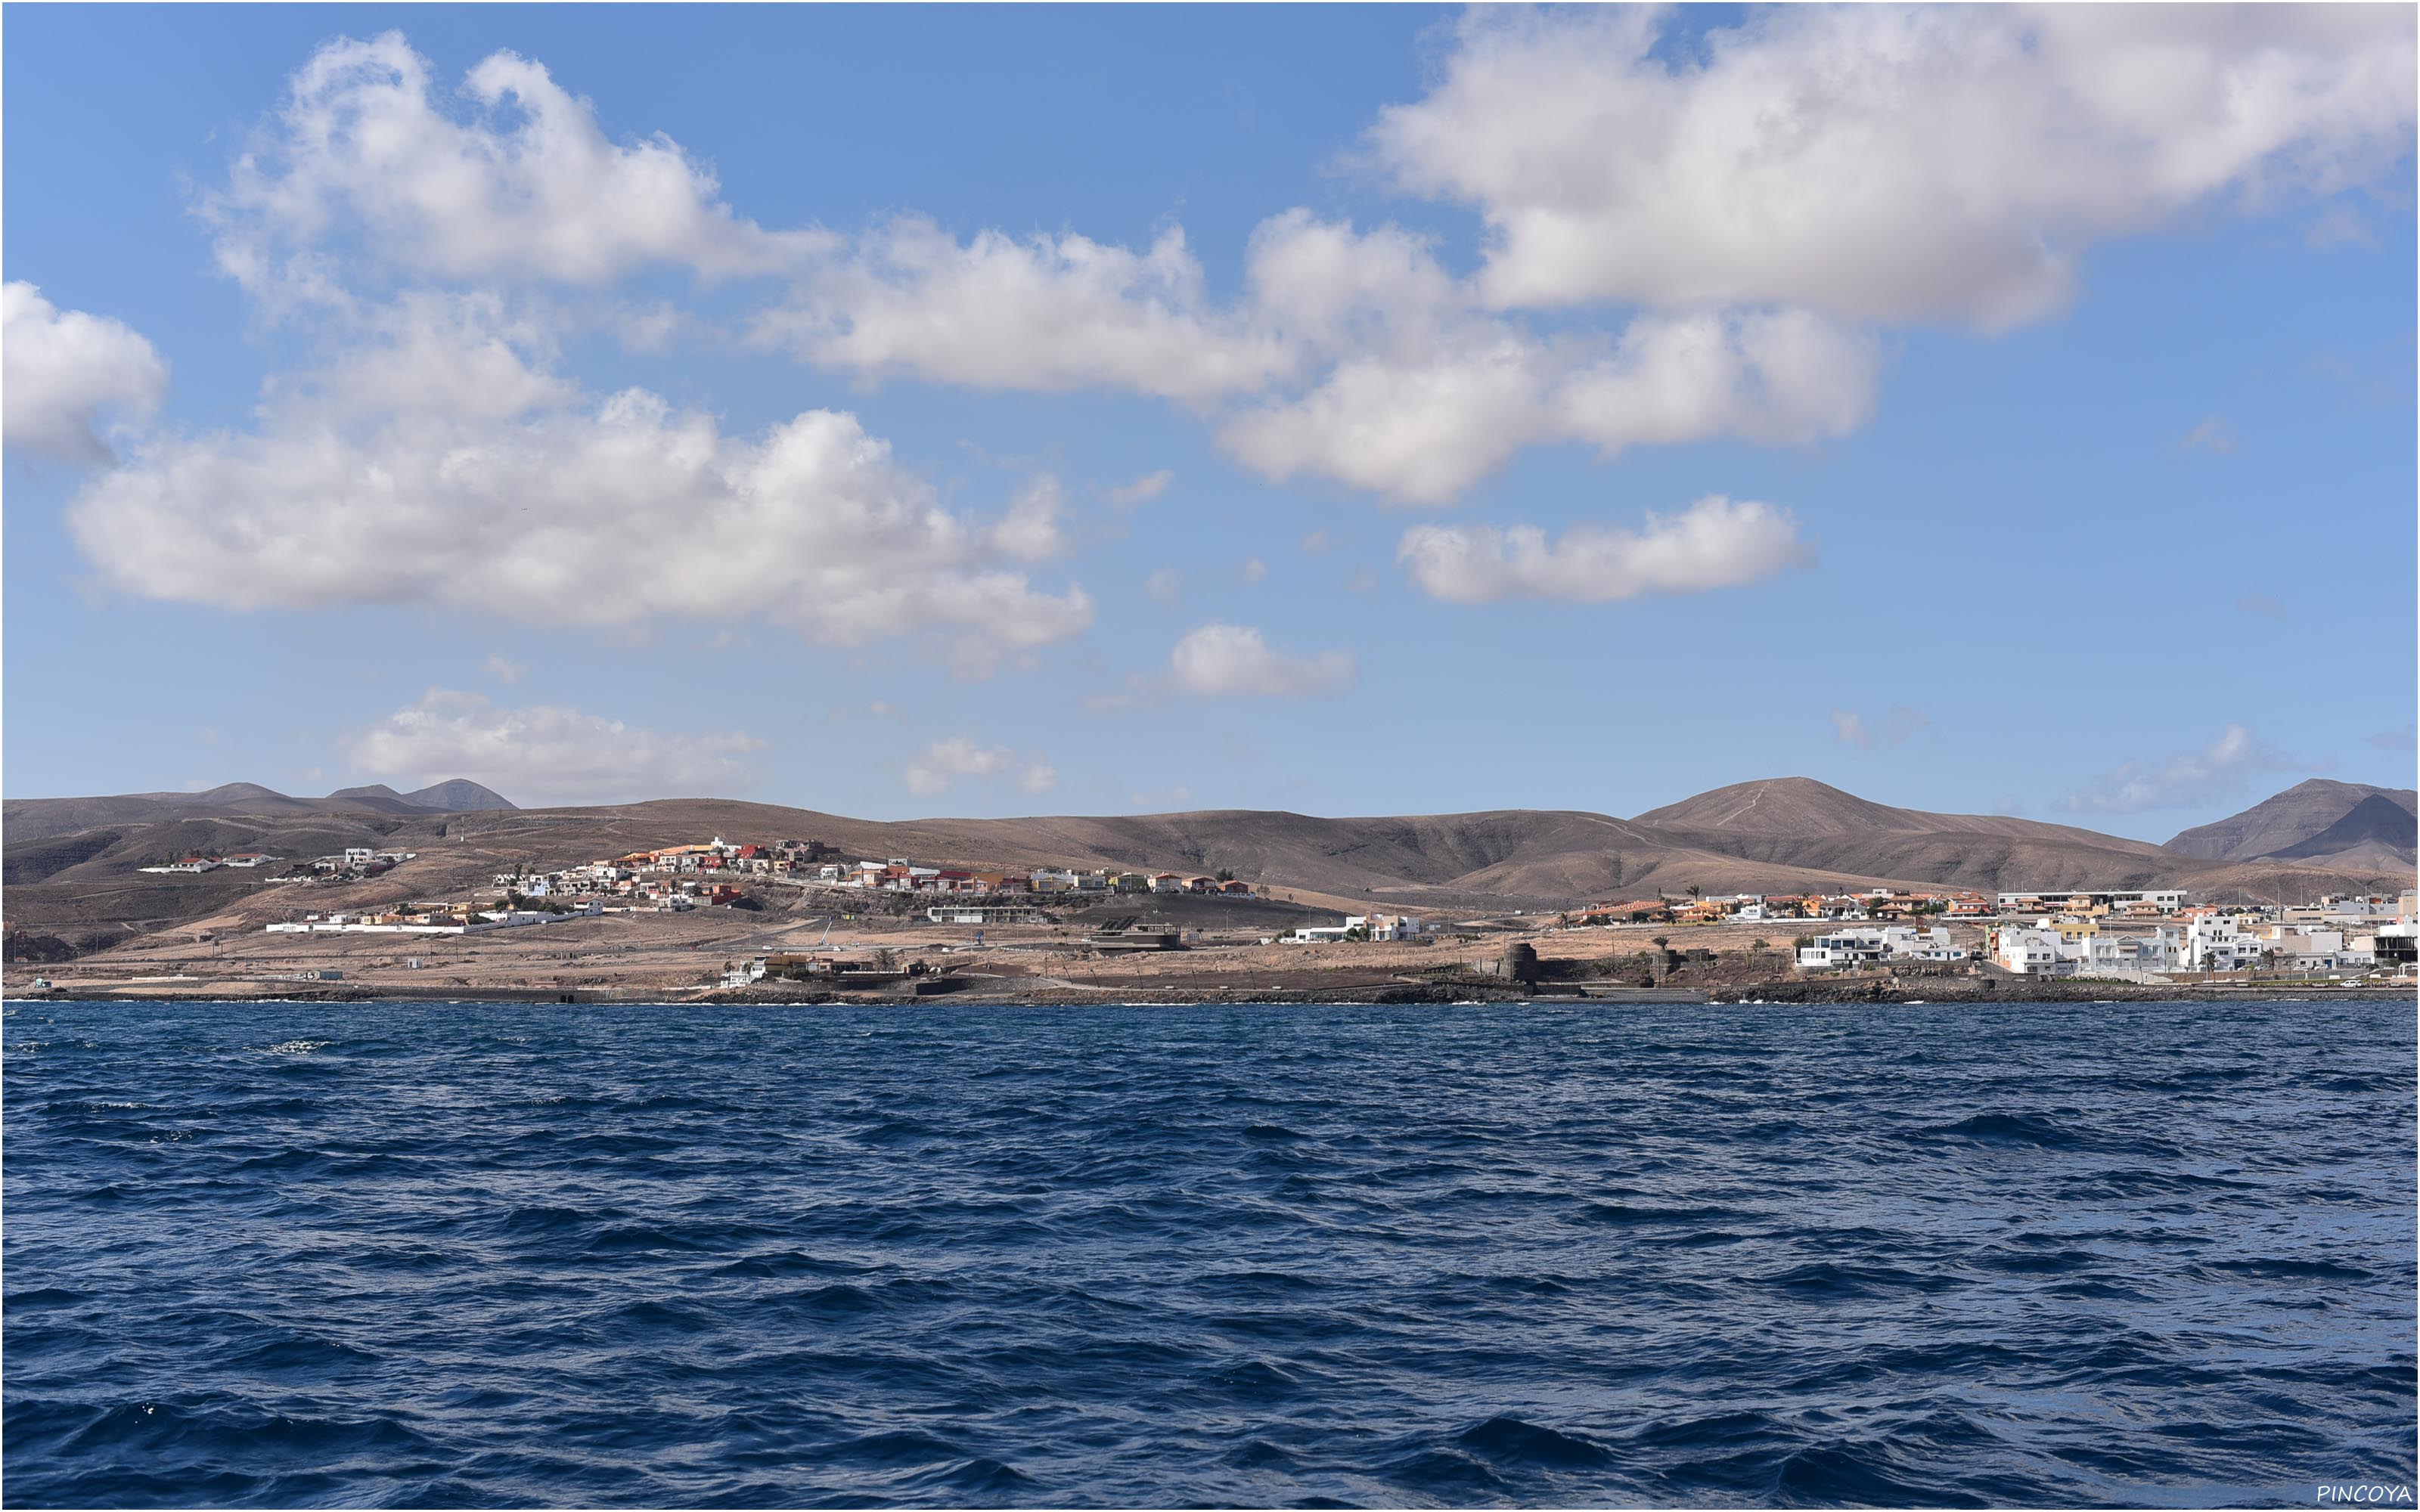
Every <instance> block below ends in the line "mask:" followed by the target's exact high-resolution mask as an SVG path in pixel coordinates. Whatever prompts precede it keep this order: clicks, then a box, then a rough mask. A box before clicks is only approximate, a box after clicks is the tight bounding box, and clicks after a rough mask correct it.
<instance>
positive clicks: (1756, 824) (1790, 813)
mask: <svg viewBox="0 0 2420 1512" xmlns="http://www.w3.org/2000/svg"><path fill="white" fill-rule="evenodd" d="M1632 822H1633V823H1634V824H1641V825H1656V826H1658V827H1662V828H1668V829H1697V830H1720V831H1728V832H1731V833H1742V834H1774V833H1781V832H1788V833H1792V834H1808V833H1828V832H1832V831H1838V830H1844V829H1906V828H1910V827H1912V821H1911V819H1910V816H1909V814H1908V811H1907V810H1903V809H1893V808H1889V807H1887V806H1885V805H1883V804H1879V803H1874V802H1871V801H1869V800H1868V799H1865V798H1860V797H1858V796H1857V795H1855V794H1854V793H1843V792H1841V791H1840V790H1839V789H1838V788H1836V787H1834V786H1832V785H1831V784H1830V783H1828V782H1818V781H1817V780H1815V779H1813V778H1811V777H1768V778H1760V779H1757V780H1756V781H1753V782H1734V783H1732V784H1730V786H1729V787H1720V788H1715V789H1714V790H1713V791H1711V792H1707V793H1700V794H1699V795H1697V796H1696V797H1694V798H1683V799H1682V800H1681V801H1680V802H1679V803H1675V804H1668V805H1667V806H1665V807H1664V808H1661V809H1653V810H1649V811H1648V812H1646V813H1643V814H1640V815H1638V816H1637V819H1635V820H1633V821H1632Z"/></svg>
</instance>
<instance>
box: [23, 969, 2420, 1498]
mask: <svg viewBox="0 0 2420 1512" xmlns="http://www.w3.org/2000/svg"><path fill="white" fill-rule="evenodd" d="M5 1044H6V1057H7V1058H6V1072H5V1075H6V1081H5V1088H0V1100H4V1102H5V1132H6V1147H5V1155H4V1156H0V1161H4V1162H5V1196H6V1211H5V1258H6V1271H5V1350H6V1354H5V1365H6V1380H5V1434H6V1446H5V1447H6V1463H5V1473H6V1480H5V1498H6V1502H7V1504H9V1505H12V1506H31V1505H54V1506H103V1505H106V1506H131V1505H151V1504H176V1505H209V1504H263V1505H306V1504H377V1505H424V1504H449V1505H498V1504H650V1505H658V1506H672V1505H689V1504H696V1505H735V1506H754V1505H772V1504H953V1505H965V1504H984V1505H993V1504H998V1505H1014V1504H1088V1505H1146V1506H1154V1505H1185V1504H1259V1505H1271V1506H1281V1505H1334V1504H1365V1505H1406V1504H1559V1505H1574V1504H1606V1503H1621V1504H1642V1503H1643V1504H1689V1505H1695V1504H1705V1505H1721V1504H1742V1503H1754V1504H1807V1505H1835V1504H1932V1505H1953V1506H1954V1505H1962V1504H1978V1503H1991V1504H2078V1503H2082V1504H2111V1503H2116V1504H2162V1505H2174V1504H2192V1505H2201V1504H2214V1503H2225V1502H2273V1503H2283V1504H2298V1505H2309V1504H2312V1502H2313V1500H2314V1495H2315V1488H2316V1487H2318V1486H2319V1485H2321V1484H2347V1483H2355V1482H2361V1483H2370V1484H2387V1485H2409V1484H2410V1483H2412V1481H2414V1480H2415V1478H2420V1477H2415V1473H2414V1418H2415V1410H2420V1409H2416V1408H2415V1397H2414V1372H2415V1358H2414V1330H2415V1322H2414V1296H2415V1291H2414V1288H2415V1275H2414V1223H2415V1213H2414V1181H2415V1167H2414V1159H2415V1156H2414V1149H2413V1131H2414V1114H2413V1109H2414V1092H2415V1088H2414V1055H2415V1047H2414V1037H2413V1011H2412V1005H2411V1004H2409V1003H2396V1002H2383V1003H2380V1002H2371V1003H2345V1002H2337V1003H2308V1002H2275V1003H2262V1004H2243V1003H2229V1004H2226V1005H2224V1006H2219V1005H2200V1004H2174V1003H2162V1004H2109V1005H2092V1004H2075V1005H2059V1006H2026V1007H2017V1006H1963V1007H1925V1006H1912V1007H1884V1006H1871V1007H1855V1008H1836V1007H1737V1008H1703V1007H1671V1006H1653V1007H1630V1006H1611V1005H1603V1006H1592V1007H1580V1006H1556V1007H1544V1006H1540V1007H1520V1006H1493V1007H1483V1008H1482V1007H1467V1008H1436V1007H1405V1008H1369V1007H1308V1008H1306V1007H1213V1008H1174V1007H1126V1008H1119V1007H1100V1008H1085V1009H1034V1008H1018V1009H1004V1008H991V1007H983V1006H958V1005H951V1006H932V1005H926V1004H919V1005H915V1006H903V1007H887V1008H795V1009H768V1008H703V1007H681V1008H600V1007H534V1006H500V1005H482V1004H476V1003H460V1004H417V1005H409V1006H403V1005H378V1004H363V1005H328V1004H315V1005H304V1004H290V1005H271V1006H237V1005H230V1004H200V1005H185V1006H175V1007H166V1006H158V1005H127V1004H53V1003H22V1004H13V1005H10V1006H9V1008H8V1016H7V1019H6V1023H5ZM2400 1504H2405V1505H2409V1503H2408V1502H2406V1503H2400Z"/></svg>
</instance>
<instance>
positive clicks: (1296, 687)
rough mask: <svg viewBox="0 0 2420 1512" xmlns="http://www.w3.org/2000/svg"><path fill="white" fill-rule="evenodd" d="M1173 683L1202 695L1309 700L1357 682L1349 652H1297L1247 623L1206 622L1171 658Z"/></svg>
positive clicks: (1186, 691) (1185, 691) (1177, 645)
mask: <svg viewBox="0 0 2420 1512" xmlns="http://www.w3.org/2000/svg"><path fill="white" fill-rule="evenodd" d="M1168 676H1169V683H1170V686H1171V687H1173V689H1174V690H1175V691H1177V692H1180V693H1187V694H1191V695H1192V696H1194V697H1196V698H1262V697H1274V698H1308V697H1315V696H1320V695H1326V694H1334V693H1342V692H1343V691H1344V690H1345V689H1347V688H1349V687H1352V686H1353V657H1352V655H1351V654H1350V653H1349V652H1343V651H1322V652H1318V653H1315V654H1313V655H1311V656H1296V655H1293V654H1291V653H1288V652H1283V651H1280V650H1278V649H1277V648H1276V647H1274V646H1272V645H1270V644H1269V643H1268V641H1267V640H1266V639H1265V638H1264V637H1263V636H1262V634H1261V632H1260V631H1258V630H1256V629H1253V628H1251V627H1250V626H1249V625H1202V627H1200V628H1199V629H1196V630H1193V631H1191V632H1189V633H1188V634H1187V636H1186V637H1185V639H1183V640H1179V641H1177V642H1176V648H1175V650H1173V651H1171V652H1170V653H1169V656H1168Z"/></svg>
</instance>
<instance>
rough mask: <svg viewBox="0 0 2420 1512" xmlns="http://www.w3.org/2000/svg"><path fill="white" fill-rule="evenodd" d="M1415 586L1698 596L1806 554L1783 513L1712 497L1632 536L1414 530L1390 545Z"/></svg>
mask: <svg viewBox="0 0 2420 1512" xmlns="http://www.w3.org/2000/svg"><path fill="white" fill-rule="evenodd" d="M1395 560H1396V561H1397V562H1399V563H1402V564H1403V566H1404V570H1405V571H1406V572H1407V573H1408V574H1409V575H1410V576H1411V579H1412V580H1413V581H1414V582H1416V583H1418V584H1419V585H1420V587H1421V588H1422V589H1424V590H1426V591H1427V592H1428V594H1430V595H1431V596H1432V597H1435V598H1444V599H1450V600H1452V601H1453V602H1455V603H1459V604H1484V603H1489V602H1492V601H1494V600H1496V599H1501V598H1555V599H1566V600H1571V601H1574V602H1579V603H1610V602H1614V601H1617V600H1620V599H1625V598H1636V597H1637V596H1639V595H1640V594H1697V593H1705V592H1708V591H1709V590H1713V589H1717V588H1737V587H1740V586H1742V585H1744V584H1746V583H1752V582H1758V581H1761V580H1762V579H1766V578H1770V577H1773V576H1774V575H1775V574H1776V573H1779V572H1782V571H1785V570H1787V569H1789V568H1791V567H1795V566H1804V565H1806V564H1807V563H1808V562H1809V561H1810V560H1812V551H1811V549H1810V548H1808V547H1807V545H1806V543H1805V542H1803V541H1801V540H1800V539H1799V536H1798V523H1797V520H1796V519H1795V518H1794V517H1792V515H1791V513H1790V512H1789V511H1788V510H1786V509H1776V508H1775V507H1774V506H1773V505H1771V504H1763V503H1758V502H1756V501H1752V500H1741V501H1736V502H1735V501H1731V500H1730V499H1726V498H1724V497H1722V496H1721V495H1719V494H1714V495H1709V496H1708V497H1706V498H1704V499H1700V500H1699V501H1697V502H1696V503H1694V504H1691V505H1690V506H1689V507H1688V508H1687V509H1684V510H1683V511H1681V512H1680V513H1679V514H1677V515H1670V516H1664V515H1657V514H1655V513H1653V512H1652V511H1651V512H1649V514H1648V515H1647V518H1646V522H1645V524H1644V525H1643V526H1642V527H1641V528H1640V529H1638V530H1625V529H1621V528H1620V527H1614V526H1601V525H1575V526H1573V527H1572V528H1571V529H1570V530H1567V531H1565V532H1563V533H1562V534H1561V535H1559V536H1558V537H1555V538H1554V539H1553V540H1551V541H1550V540H1548V539H1547V536H1546V532H1544V531H1543V530H1540V529H1539V528H1538V527H1536V526H1534V525H1515V526H1512V527H1510V528H1509V529H1504V530H1498V529H1497V528H1496V527H1494V526H1490V525H1417V526H1414V527H1413V528H1412V529H1410V530H1408V531H1406V532H1404V538H1403V540H1402V542H1401V543H1400V545H1399V546H1398V547H1397V548H1396V551H1395Z"/></svg>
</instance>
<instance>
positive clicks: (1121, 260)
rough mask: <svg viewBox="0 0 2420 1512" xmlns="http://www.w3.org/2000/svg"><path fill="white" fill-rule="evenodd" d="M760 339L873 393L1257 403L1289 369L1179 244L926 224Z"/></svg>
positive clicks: (1169, 235) (880, 240) (839, 262)
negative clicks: (1082, 394) (960, 388)
mask: <svg viewBox="0 0 2420 1512" xmlns="http://www.w3.org/2000/svg"><path fill="white" fill-rule="evenodd" d="M757 335H758V337H759V339H761V340H763V341H766V342H768V343H771V344H774V345H777V346H781V347H786V348H788V349H789V350H791V351H794V352H796V353H797V354H798V355H799V356H801V357H803V358H805V359H806V360H808V361H810V362H814V363H818V364H820V365H823V366H828V367H838V368H844V369H846V370H848V371H851V372H854V373H858V374H860V375H862V376H864V377H866V378H876V379H879V378H925V379H929V380H933V381H938V382H944V383H957V384H963V385H966V386H967V387H970V388H982V389H1032V390H1043V391H1062V390H1069V389H1088V388H1114V389H1128V390H1133V391H1136V392H1139V393H1150V394H1156V395H1159V396H1161V397H1163V398H1171V399H1181V400H1187V401H1200V400H1205V399H1210V398H1215V397H1216V396H1218V395H1219V394H1223V393H1232V392H1234V391H1236V390H1239V389H1247V390H1248V389H1256V388H1259V387H1261V386H1262V385H1264V384H1265V383H1267V382H1268V381H1269V380H1270V379H1271V378H1273V377H1274V376H1276V374H1277V373H1278V372H1279V371H1280V370H1281V369H1282V368H1283V367H1284V365H1285V364H1286V363H1287V362H1288V361H1289V354H1288V353H1287V352H1286V350H1285V348H1284V347H1283V346H1282V345H1281V344H1280V343H1279V342H1277V341H1275V340H1273V339H1271V338H1270V337H1268V336H1266V335H1264V334H1262V333H1259V332H1253V331H1251V330H1249V329H1248V328H1247V327H1246V325H1245V324H1244V323H1243V322H1241V321H1239V320H1237V319H1235V318H1233V316H1228V315H1224V314H1221V313H1219V312H1217V311H1215V310H1214V309H1212V308H1211V306H1210V304H1209V302H1208V301H1207V299H1206V297H1205V295H1204V293H1203V290H1202V267H1201V264H1200V263H1198V262H1197V261H1195V259H1194V257H1193V255H1192V253H1191V252H1189V251H1188V250H1187V248H1186V245H1185V234H1184V233H1183V232H1182V231H1179V230H1174V229H1171V230H1169V231H1167V232H1165V233H1163V234H1162V235H1161V236H1160V238H1159V239H1158V240H1156V241H1155V242H1154V243H1153V244H1152V246H1151V247H1150V249H1149V250H1147V251H1144V252H1140V253H1138V252H1134V251H1131V250H1129V249H1127V248H1125V247H1119V246H1113V245H1109V244H1107V243H1103V242H1098V241H1094V240H1091V239H1088V238H1085V237H1080V236H1074V235H1069V236H1063V237H1047V236H1043V237H1034V238H1031V239H1025V240H1018V239H1016V238H1013V237H1009V236H1005V235H1002V234H1001V233H1000V232H997V231H983V232H979V233H977V234H976V235H975V236H974V237H973V238H972V239H970V240H968V241H965V242H961V241H959V240H958V239H956V238H955V237H953V236H952V235H950V233H948V232H947V231H945V230H943V229H942V228H941V227H940V226H939V225H937V224H934V223H933V222H931V221H928V220H925V219H923V218H922V217H916V216H903V217H899V218H897V219H894V220H892V221H890V222H887V223H885V224H883V225H881V226H879V227H877V228H876V230H874V231H873V232H870V233H869V234H867V235H866V236H865V237H863V238H861V239H860V240H859V242H858V243H857V245H856V246H855V247H854V249H853V250H852V251H851V252H850V253H849V255H846V256H844V257H836V258H830V259H825V260H822V261H820V262H819V263H818V264H817V265H816V267H815V268H814V270H812V272H810V273H809V274H808V275H807V276H806V277H804V278H803V279H802V280H801V281H800V283H799V286H798V289H797V292H796V295H795V297H794V298H793V300H792V301H790V302H789V303H788V304H786V305H785V306H783V308H781V309H779V310H776V311H772V312H768V314H767V315H766V316H763V317H762V319H761V320H760V321H759V322H758V325H757Z"/></svg>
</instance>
